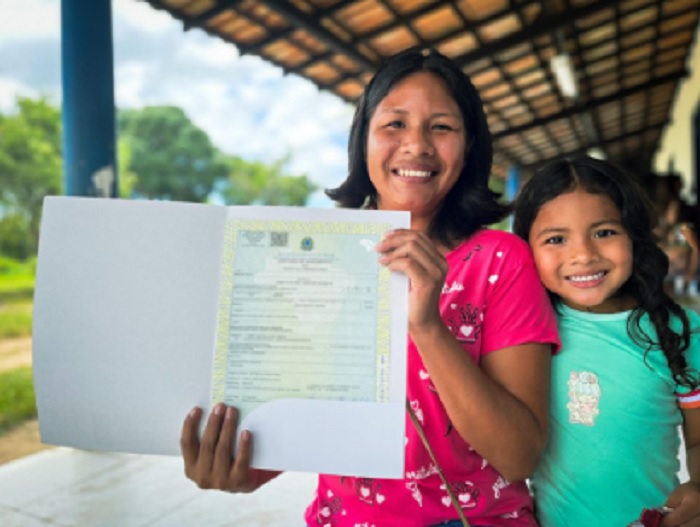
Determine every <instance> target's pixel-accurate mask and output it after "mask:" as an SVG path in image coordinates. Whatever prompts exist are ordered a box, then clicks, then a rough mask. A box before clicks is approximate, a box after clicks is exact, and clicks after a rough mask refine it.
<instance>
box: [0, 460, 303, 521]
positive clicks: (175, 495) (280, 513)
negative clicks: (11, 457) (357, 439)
mask: <svg viewBox="0 0 700 527" xmlns="http://www.w3.org/2000/svg"><path fill="white" fill-rule="evenodd" d="M314 486H315V475H313V474H302V473H287V474H283V475H282V476H280V477H279V478H277V479H276V480H274V481H272V482H270V483H269V484H268V485H266V486H265V487H263V488H262V489H260V490H259V491H258V492H255V493H253V494H246V495H232V494H226V493H222V492H217V491H202V490H200V489H198V488H197V487H196V486H195V485H194V484H193V483H192V482H190V481H189V480H187V479H186V478H185V476H184V474H183V472H182V462H181V460H180V459H179V458H176V457H158V456H136V455H128V454H106V453H95V452H86V451H78V450H73V449H68V448H54V449H51V450H47V451H44V452H40V453H38V454H34V455H32V456H29V457H25V458H22V459H18V460H16V461H13V462H11V463H7V464H5V465H2V466H0V525H2V526H3V527H199V526H207V527H223V526H228V527H302V526H303V525H304V522H303V511H304V508H305V507H306V505H307V504H308V502H309V501H310V500H311V498H312V496H313V490H314Z"/></svg>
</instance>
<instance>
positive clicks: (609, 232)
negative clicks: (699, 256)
mask: <svg viewBox="0 0 700 527" xmlns="http://www.w3.org/2000/svg"><path fill="white" fill-rule="evenodd" d="M652 210H653V209H652V208H651V207H650V206H649V204H648V201H647V199H646V196H645V195H644V192H643V191H642V189H641V188H640V187H639V186H638V185H637V184H636V182H635V181H634V180H633V179H631V178H629V177H628V176H626V175H625V174H624V173H623V172H621V171H620V170H618V169H617V168H616V167H614V166H613V165H611V164H609V163H606V162H603V161H598V160H595V159H591V158H586V157H584V158H579V159H574V160H565V161H555V162H553V163H551V164H549V165H548V166H546V167H545V168H543V169H542V170H541V171H539V172H538V173H537V174H536V175H535V176H534V177H533V178H532V179H531V180H530V181H528V183H527V184H526V185H525V186H524V187H523V189H522V191H521V193H520V195H519V198H518V201H517V206H516V213H515V221H514V225H513V230H514V231H515V233H516V234H518V235H519V236H520V237H522V238H524V239H525V240H527V241H528V242H529V243H530V246H531V247H532V251H533V253H534V257H535V264H536V266H537V270H538V272H539V275H540V278H541V280H542V282H543V284H544V286H545V287H546V288H547V290H548V291H549V293H550V296H551V298H552V299H553V303H554V305H555V308H556V310H557V312H558V321H559V331H560V336H561V342H562V350H561V351H560V353H559V354H558V355H557V356H555V357H554V358H553V360H552V400H551V406H550V413H551V421H550V426H551V428H550V434H551V435H550V439H549V443H548V446H547V449H546V450H545V453H544V455H543V458H542V460H541V462H540V465H539V468H538V469H537V471H536V473H535V475H534V477H533V479H532V486H533V489H534V493H535V504H536V509H537V510H538V517H539V521H540V522H541V525H542V527H561V526H566V527H578V526H581V527H584V526H585V527H591V526H592V525H595V526H596V527H605V526H609V527H624V526H626V525H628V524H629V523H631V522H632V521H633V520H635V519H636V518H638V517H639V515H640V513H641V512H642V509H644V508H651V507H659V506H662V505H665V506H667V507H669V508H671V509H672V511H671V512H670V513H669V514H667V515H666V517H665V518H664V523H663V525H664V527H666V526H675V525H683V526H690V525H700V457H699V456H700V409H698V408H699V407H700V390H698V373H697V368H698V366H700V335H698V332H697V328H698V327H700V316H698V315H697V314H696V313H694V312H691V311H688V310H685V309H683V308H682V307H680V306H679V305H678V304H677V303H676V302H674V301H673V300H672V299H671V298H670V297H669V296H668V295H667V294H666V293H664V289H663V282H664V277H665V276H666V273H667V271H668V258H667V257H666V255H665V254H664V253H663V252H662V250H661V249H660V248H659V247H658V246H657V243H656V240H655V238H654V235H653V233H652V228H653V227H654V223H655V221H654V220H655V218H654V215H653V212H652ZM681 425H682V427H683V434H684V438H685V446H686V451H687V460H688V472H689V474H690V481H688V482H687V483H684V484H683V485H678V483H679V482H678V478H677V475H676V474H677V473H678V470H679V463H678V459H677V454H678V449H679V437H678V427H679V426H681Z"/></svg>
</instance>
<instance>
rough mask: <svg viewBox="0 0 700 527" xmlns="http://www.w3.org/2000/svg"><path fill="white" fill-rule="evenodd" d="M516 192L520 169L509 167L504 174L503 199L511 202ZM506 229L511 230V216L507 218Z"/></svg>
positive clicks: (513, 166)
mask: <svg viewBox="0 0 700 527" xmlns="http://www.w3.org/2000/svg"><path fill="white" fill-rule="evenodd" d="M518 190H520V167H518V166H516V165H511V166H510V167H508V172H507V174H506V188H505V198H506V199H507V200H508V201H513V200H514V199H515V197H516V196H517V195H518ZM508 227H509V229H511V230H512V228H513V216H512V214H511V215H510V216H509V217H508Z"/></svg>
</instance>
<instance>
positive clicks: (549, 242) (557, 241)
mask: <svg viewBox="0 0 700 527" xmlns="http://www.w3.org/2000/svg"><path fill="white" fill-rule="evenodd" d="M544 243H545V244H546V245H559V244H561V243H564V237H563V236H552V237H551V238H547V239H546V240H545V241H544Z"/></svg>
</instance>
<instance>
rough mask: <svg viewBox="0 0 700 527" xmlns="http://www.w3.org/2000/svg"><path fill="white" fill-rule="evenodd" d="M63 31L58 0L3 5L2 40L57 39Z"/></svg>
mask: <svg viewBox="0 0 700 527" xmlns="http://www.w3.org/2000/svg"><path fill="white" fill-rule="evenodd" d="M60 31H61V6H60V4H59V2H58V1H57V0H9V1H5V2H3V4H2V16H1V17H0V38H3V39H23V40H28V39H33V38H37V37H56V36H58V35H59V33H60Z"/></svg>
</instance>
